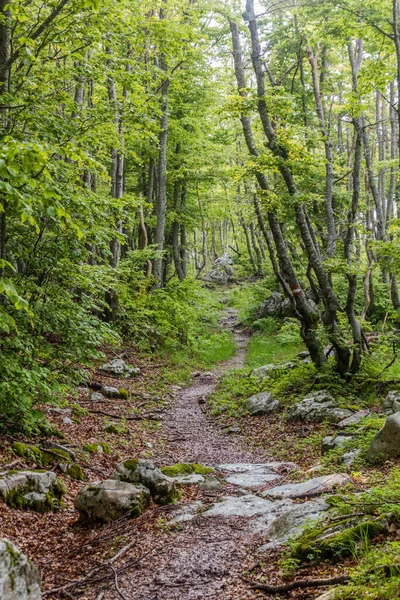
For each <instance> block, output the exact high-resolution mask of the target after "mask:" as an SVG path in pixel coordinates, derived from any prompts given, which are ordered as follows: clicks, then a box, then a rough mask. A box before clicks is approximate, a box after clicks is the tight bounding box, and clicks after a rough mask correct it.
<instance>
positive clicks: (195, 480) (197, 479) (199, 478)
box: [171, 473, 204, 485]
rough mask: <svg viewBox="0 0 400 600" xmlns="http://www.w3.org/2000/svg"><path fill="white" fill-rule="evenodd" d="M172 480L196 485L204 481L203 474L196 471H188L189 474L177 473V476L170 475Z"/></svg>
mask: <svg viewBox="0 0 400 600" xmlns="http://www.w3.org/2000/svg"><path fill="white" fill-rule="evenodd" d="M171 479H173V481H175V482H176V483H179V484H180V485H196V484H199V483H202V482H203V481H204V477H203V475H198V474H197V473H189V475H179V477H171Z"/></svg>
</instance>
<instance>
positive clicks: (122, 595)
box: [109, 563, 129, 600]
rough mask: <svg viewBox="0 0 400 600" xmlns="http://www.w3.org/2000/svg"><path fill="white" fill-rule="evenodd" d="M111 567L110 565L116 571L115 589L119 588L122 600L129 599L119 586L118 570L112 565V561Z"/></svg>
mask: <svg viewBox="0 0 400 600" xmlns="http://www.w3.org/2000/svg"><path fill="white" fill-rule="evenodd" d="M109 567H110V569H111V571H112V572H113V573H114V585H115V589H116V590H117V592H118V594H119V595H120V596H121V598H122V600H129V598H128V597H127V596H125V594H124V593H123V591H122V590H121V588H120V587H119V582H118V575H117V571H116V570H115V569H114V567H113V566H112V564H111V563H110V564H109Z"/></svg>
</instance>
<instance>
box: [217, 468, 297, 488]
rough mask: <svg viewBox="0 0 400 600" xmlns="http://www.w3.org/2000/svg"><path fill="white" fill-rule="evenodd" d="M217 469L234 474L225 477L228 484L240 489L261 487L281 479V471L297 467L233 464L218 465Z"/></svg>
mask: <svg viewBox="0 0 400 600" xmlns="http://www.w3.org/2000/svg"><path fill="white" fill-rule="evenodd" d="M216 468H217V469H218V470H219V471H228V472H229V473H232V474H231V475H228V476H227V477H225V481H226V482H227V483H232V484H233V485H239V486H240V487H260V486H263V485H264V484H265V483H268V482H270V481H276V480H278V479H281V475H279V473H278V470H279V469H281V468H283V469H286V470H293V469H295V468H297V465H295V464H294V463H260V464H257V463H255V464H253V463H232V464H225V465H218V466H217V467H216Z"/></svg>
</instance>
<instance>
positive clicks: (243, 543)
mask: <svg viewBox="0 0 400 600" xmlns="http://www.w3.org/2000/svg"><path fill="white" fill-rule="evenodd" d="M235 320H236V313H235V312H234V311H227V313H226V314H225V317H224V318H223V319H222V321H221V324H222V326H223V327H224V328H227V329H228V328H229V329H231V330H232V332H233V335H234V339H235V344H236V346H237V353H236V355H235V356H234V357H233V358H232V359H230V360H229V361H227V362H225V363H224V364H223V365H221V366H219V367H218V368H217V369H215V370H214V372H213V375H205V376H199V377H195V378H194V380H193V384H192V385H191V386H190V387H188V388H185V389H182V390H181V391H179V395H178V397H177V399H176V401H175V402H174V404H173V406H172V407H171V408H170V409H169V411H168V412H166V413H165V414H164V417H163V427H162V430H161V432H160V439H161V440H163V442H164V443H165V447H164V444H162V445H161V447H160V448H159V449H155V452H154V454H155V456H154V459H155V462H161V461H162V462H164V463H165V464H171V463H174V462H199V463H203V464H209V465H216V464H220V463H233V462H255V463H256V462H260V458H261V457H260V456H257V455H256V454H255V453H254V452H253V451H251V450H250V449H249V448H245V447H241V446H240V443H239V442H238V439H237V437H236V436H231V435H229V434H227V433H225V432H223V431H221V429H220V428H219V427H218V426H217V425H216V424H215V423H214V422H213V421H212V420H211V419H209V418H208V417H207V416H206V414H205V412H204V407H203V404H201V403H200V404H199V400H201V399H202V398H203V397H204V396H207V395H209V394H211V393H212V392H213V391H214V389H215V387H216V385H217V381H218V377H219V376H220V375H221V374H222V373H223V372H224V371H226V370H228V369H231V368H234V367H240V366H242V365H243V364H244V358H245V350H246V345H247V341H248V335H247V334H246V333H245V332H244V331H242V330H240V329H237V328H235ZM157 455H159V456H158V457H157ZM264 460H265V459H264ZM193 488H195V489H193V494H194V497H193V500H196V501H198V500H201V501H202V502H203V503H204V504H205V505H207V504H211V503H213V502H215V501H216V500H217V496H218V493H211V492H201V491H200V490H198V488H197V486H193ZM231 489H232V488H230V486H226V487H225V489H224V490H223V491H222V492H219V494H225V495H226V493H227V491H228V490H229V493H230V490H231ZM137 542H138V544H140V545H141V546H142V550H143V551H147V550H151V553H150V555H149V556H148V557H146V558H145V559H144V560H141V561H140V563H138V565H137V568H136V569H134V570H129V571H127V572H126V574H124V575H123V576H121V577H120V587H121V589H122V590H124V593H125V594H126V597H127V598H130V599H133V598H134V599H135V600H204V599H213V600H216V599H217V598H218V599H219V600H228V599H229V600H234V599H235V600H239V599H240V600H244V599H252V598H256V597H259V596H257V595H256V594H255V592H253V591H251V590H249V589H248V586H246V585H245V584H244V583H243V581H242V580H241V579H240V575H241V573H242V572H243V570H244V568H246V565H251V564H253V563H254V562H255V561H256V560H257V556H256V555H254V556H252V554H253V548H254V546H255V542H256V539H255V537H254V536H253V535H252V534H251V533H250V532H249V529H248V526H247V522H246V519H244V518H239V517H237V518H230V519H220V518H209V519H204V518H201V517H200V516H198V517H196V518H194V519H193V520H191V521H189V522H185V523H183V524H181V525H180V528H178V529H175V530H169V529H168V528H167V527H164V529H163V527H161V529H160V532H159V534H156V535H154V530H153V529H152V530H148V531H142V532H138V540H137ZM117 597H118V596H117V595H114V593H112V595H111V596H108V595H107V596H105V599H106V598H117Z"/></svg>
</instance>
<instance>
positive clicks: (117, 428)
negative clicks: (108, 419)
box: [104, 423, 126, 433]
mask: <svg viewBox="0 0 400 600" xmlns="http://www.w3.org/2000/svg"><path fill="white" fill-rule="evenodd" d="M104 431H105V432H106V433H126V427H125V426H124V425H118V423H108V424H107V425H105V427H104Z"/></svg>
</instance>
